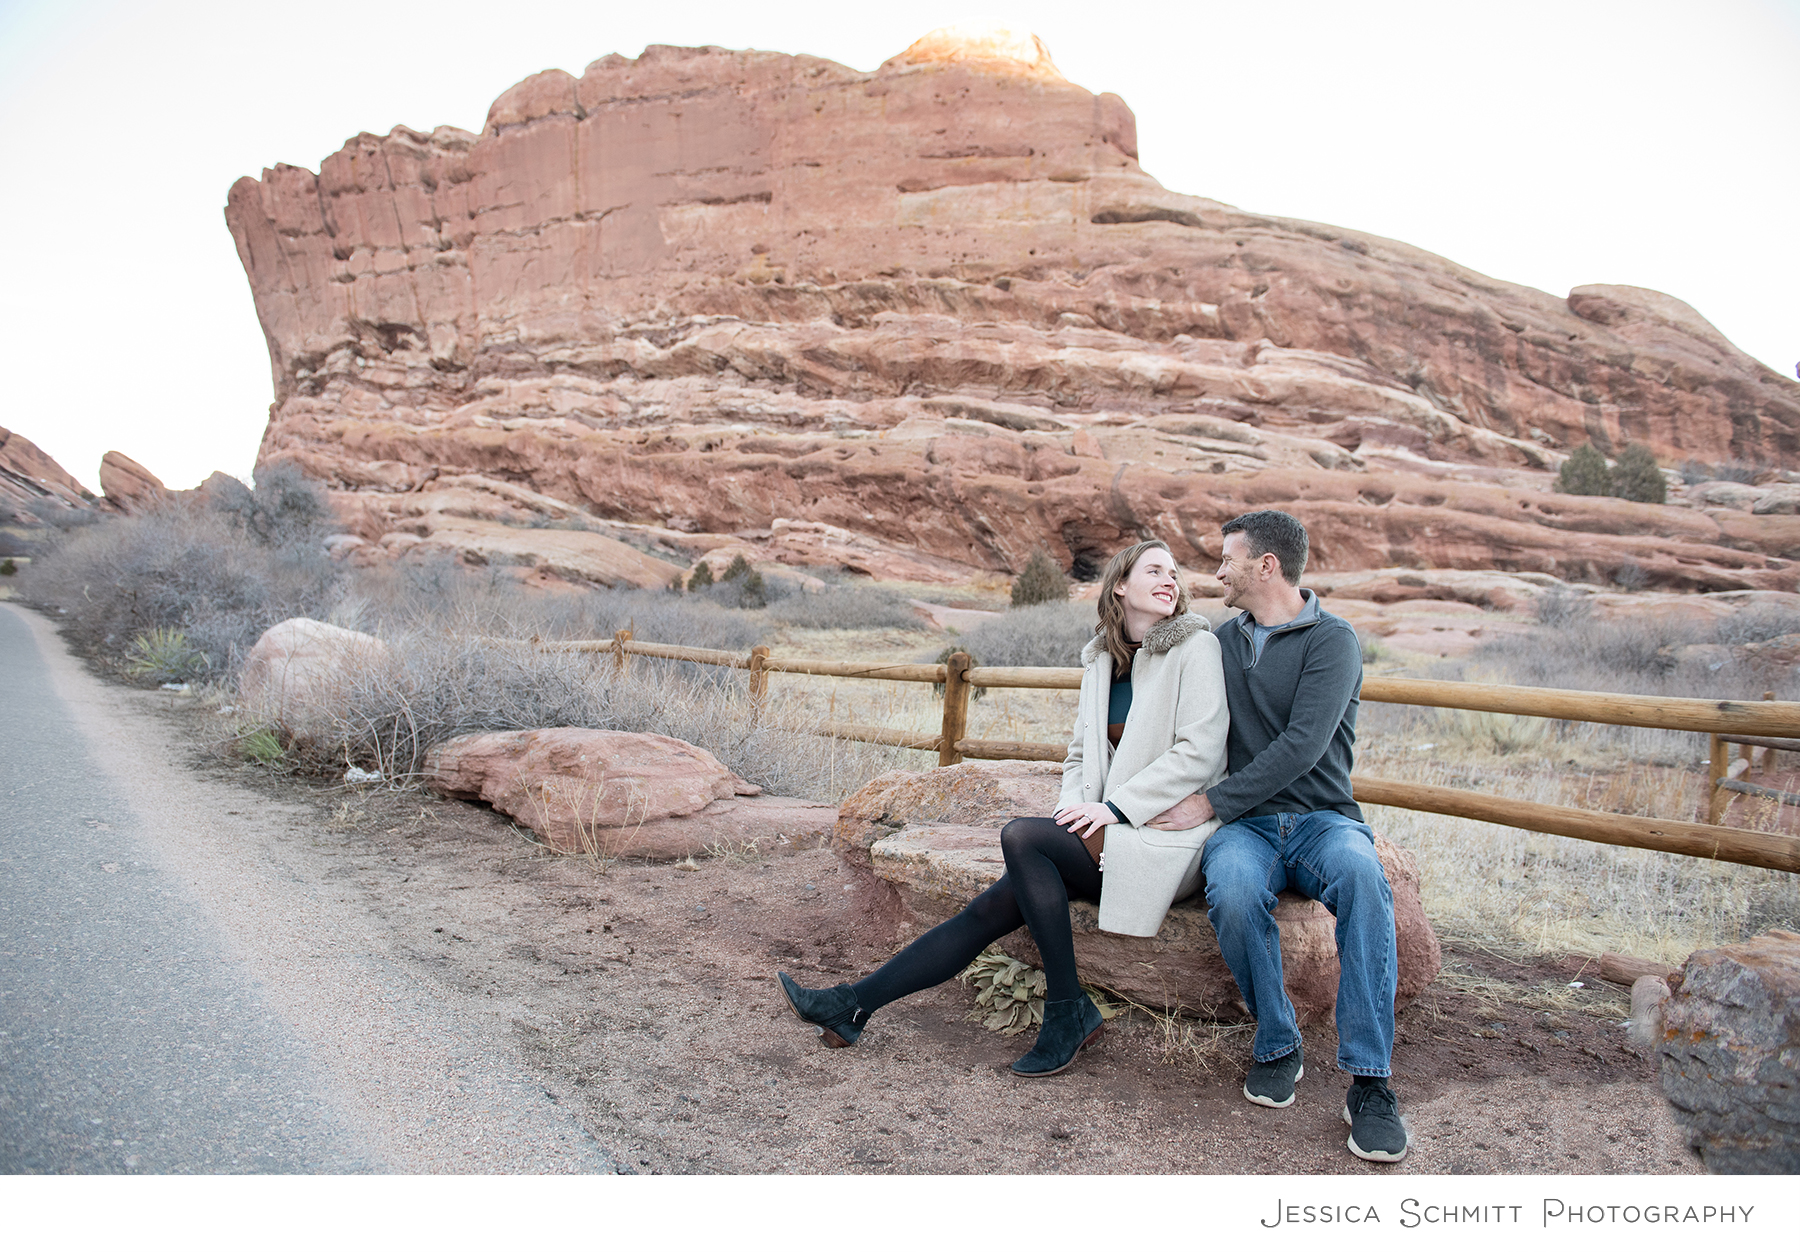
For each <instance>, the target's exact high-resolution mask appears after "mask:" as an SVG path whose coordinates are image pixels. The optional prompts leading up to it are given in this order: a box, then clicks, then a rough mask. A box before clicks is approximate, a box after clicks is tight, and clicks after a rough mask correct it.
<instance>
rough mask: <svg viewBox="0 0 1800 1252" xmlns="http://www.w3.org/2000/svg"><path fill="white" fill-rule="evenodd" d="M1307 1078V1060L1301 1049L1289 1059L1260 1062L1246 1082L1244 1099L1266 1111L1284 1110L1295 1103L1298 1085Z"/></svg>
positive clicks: (1253, 1068) (1296, 1048) (1296, 1047)
mask: <svg viewBox="0 0 1800 1252" xmlns="http://www.w3.org/2000/svg"><path fill="white" fill-rule="evenodd" d="M1304 1077H1306V1058H1305V1057H1304V1056H1302V1055H1301V1052H1300V1045H1299V1044H1295V1045H1294V1050H1293V1051H1292V1052H1289V1053H1288V1054H1287V1055H1286V1056H1278V1057H1276V1058H1275V1059H1274V1060H1272V1061H1257V1062H1254V1063H1253V1064H1252V1065H1251V1066H1250V1075H1249V1077H1247V1078H1245V1079H1244V1099H1246V1100H1248V1101H1250V1103H1252V1104H1260V1105H1262V1106H1263V1107H1264V1108H1269V1109H1284V1108H1286V1107H1287V1106H1288V1105H1290V1104H1292V1103H1293V1102H1294V1084H1295V1083H1297V1082H1299V1081H1300V1080H1301V1079H1302V1078H1304Z"/></svg>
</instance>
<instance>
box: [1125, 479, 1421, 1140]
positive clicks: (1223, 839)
mask: <svg viewBox="0 0 1800 1252" xmlns="http://www.w3.org/2000/svg"><path fill="white" fill-rule="evenodd" d="M1224 534H1225V546H1224V559H1223V560H1222V561H1221V562H1220V564H1219V573H1218V578H1219V581H1220V582H1222V583H1224V584H1225V604H1226V607H1228V608H1239V609H1242V610H1243V612H1242V613H1241V614H1240V615H1239V616H1238V617H1237V618H1236V619H1234V620H1233V621H1231V622H1228V623H1227V624H1226V625H1225V626H1223V627H1221V628H1220V630H1219V643H1220V647H1221V651H1222V654H1223V655H1222V659H1223V661H1224V665H1225V691H1226V699H1227V701H1228V703H1229V705H1230V709H1231V732H1230V736H1229V738H1228V739H1227V741H1226V752H1227V755H1228V758H1229V764H1230V769H1231V773H1230V775H1229V776H1228V777H1227V778H1226V779H1225V780H1224V781H1223V782H1221V783H1220V784H1219V785H1218V786H1216V787H1213V788H1212V789H1210V790H1208V791H1206V792H1203V793H1201V794H1199V795H1194V796H1189V797H1188V798H1187V799H1186V800H1183V801H1182V802H1181V803H1180V804H1178V805H1176V806H1175V807H1174V808H1173V809H1171V810H1169V811H1168V812H1167V813H1165V814H1163V815H1162V816H1161V817H1158V818H1156V819H1155V820H1154V821H1152V822H1151V825H1152V826H1158V827H1161V828H1163V829H1166V830H1186V829H1191V828H1192V827H1194V826H1197V825H1199V824H1200V823H1201V822H1203V821H1206V820H1208V819H1209V818H1212V817H1215V816H1216V817H1218V818H1219V819H1220V820H1221V821H1222V822H1223V823H1224V824H1223V825H1222V826H1220V827H1219V829H1218V830H1217V831H1215V832H1214V833H1213V836H1212V837H1211V838H1210V839H1208V840H1207V841H1206V848H1205V851H1204V852H1203V853H1202V854H1201V861H1200V868H1201V872H1202V874H1203V875H1204V876H1205V878H1206V905H1207V917H1208V918H1209V919H1211V921H1212V924H1213V929H1214V930H1215V931H1217V932H1218V936H1219V949H1220V951H1221V952H1222V953H1223V954H1224V957H1225V963H1226V965H1228V966H1230V968H1231V974H1232V977H1234V978H1235V979H1237V985H1238V989H1239V990H1240V991H1241V992H1242V993H1243V996H1244V1002H1245V1003H1246V1004H1248V1005H1249V1006H1250V1008H1251V1011H1252V1012H1254V1013H1255V1014H1256V1040H1255V1043H1254V1044H1253V1046H1252V1052H1251V1059H1252V1061H1253V1064H1252V1065H1251V1067H1250V1075H1249V1077H1248V1078H1247V1079H1245V1081H1244V1095H1245V1097H1246V1098H1247V1099H1249V1100H1250V1101H1251V1102H1252V1103H1255V1104H1260V1105H1264V1106H1266V1107H1268V1108H1275V1109H1282V1108H1286V1107H1288V1105H1290V1104H1292V1103H1293V1102H1294V1084H1295V1082H1297V1081H1298V1080H1299V1079H1300V1078H1301V1077H1303V1076H1304V1075H1305V1073H1306V1069H1305V1062H1304V1058H1303V1056H1302V1054H1301V1047H1300V1030H1299V1027H1298V1026H1297V1025H1296V1023H1295V1019H1294V1006H1293V1003H1292V1001H1290V1000H1289V999H1288V996H1287V989H1286V987H1285V986H1284V985H1283V984H1282V975H1281V935H1280V932H1279V930H1278V929H1277V928H1276V925H1275V918H1274V915H1273V912H1272V910H1273V909H1274V907H1275V893H1276V892H1278V891H1281V890H1282V889H1283V888H1292V889H1294V890H1296V891H1299V892H1300V893H1301V894H1303V895H1307V896H1310V897H1312V898H1313V899H1315V900H1320V901H1323V902H1324V904H1325V907H1326V908H1328V909H1330V910H1331V913H1332V915H1333V916H1334V917H1335V918H1336V919H1337V948H1338V961H1339V965H1340V973H1339V976H1338V997H1337V1030H1338V1055H1337V1063H1338V1068H1339V1069H1342V1070H1345V1071H1347V1072H1349V1073H1350V1074H1351V1075H1353V1076H1354V1077H1353V1085H1352V1086H1351V1088H1350V1093H1349V1095H1348V1097H1347V1098H1346V1101H1345V1105H1344V1120H1345V1121H1347V1122H1349V1123H1350V1140H1349V1146H1350V1150H1351V1151H1352V1152H1354V1153H1355V1154H1356V1155H1357V1156H1360V1157H1362V1158H1363V1159H1364V1160H1368V1161H1384V1162H1386V1161H1398V1160H1399V1159H1400V1158H1401V1157H1403V1156H1405V1155H1406V1148H1407V1132H1406V1127H1405V1125H1404V1124H1403V1123H1402V1122H1401V1120H1400V1108H1399V1103H1398V1101H1397V1100H1396V1099H1395V1097H1394V1093H1393V1092H1392V1091H1390V1090H1389V1089H1388V1077H1389V1075H1390V1072H1391V1071H1390V1068H1389V1066H1390V1062H1391V1060H1392V1056H1393V1047H1394V987H1395V981H1396V976H1397V965H1398V958H1397V956H1396V952H1395V944H1394V900H1393V893H1392V891H1391V890H1390V889H1389V887H1388V881H1387V875H1386V873H1385V872H1383V870H1382V868H1381V862H1380V860H1379V859H1377V857H1376V855H1375V834H1374V832H1373V831H1372V830H1370V829H1369V827H1368V826H1367V825H1366V824H1365V823H1364V822H1363V815H1362V810H1361V809H1359V808H1358V807H1357V806H1356V801H1355V800H1354V799H1353V798H1352V797H1351V794H1350V768H1351V758H1352V750H1353V746H1354V744H1355V742H1356V707H1357V701H1358V694H1359V692H1360V691H1361V688H1362V648H1361V646H1360V645H1359V644H1358V642H1357V639H1356V632H1355V631H1354V630H1353V629H1351V626H1350V624H1349V623H1348V622H1346V621H1345V620H1344V619H1343V618H1341V617H1334V616H1333V615H1332V614H1330V613H1326V612H1323V611H1322V610H1321V609H1320V608H1319V599H1318V597H1317V596H1316V595H1315V594H1314V593H1312V592H1311V591H1306V590H1303V589H1302V588H1301V587H1300V585H1299V583H1300V577H1301V574H1302V572H1303V571H1304V570H1305V569H1306V552H1307V541H1306V528H1305V527H1304V526H1302V525H1301V524H1300V521H1299V519H1298V518H1295V517H1291V516H1289V515H1288V514H1286V513H1282V512H1278V511H1276V510H1273V509H1266V510H1263V511H1261V512H1256V513H1246V514H1244V515H1243V516H1242V517H1238V518H1234V519H1232V520H1231V521H1229V522H1227V523H1225V526H1224Z"/></svg>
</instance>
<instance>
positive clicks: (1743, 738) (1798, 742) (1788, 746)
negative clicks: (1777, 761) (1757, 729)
mask: <svg viewBox="0 0 1800 1252" xmlns="http://www.w3.org/2000/svg"><path fill="white" fill-rule="evenodd" d="M1719 740H1720V742H1722V743H1741V744H1743V745H1744V746H1745V747H1748V748H1774V749H1775V750H1776V751H1778V752H1800V739H1771V738H1769V737H1768V736H1767V735H1720V736H1719Z"/></svg>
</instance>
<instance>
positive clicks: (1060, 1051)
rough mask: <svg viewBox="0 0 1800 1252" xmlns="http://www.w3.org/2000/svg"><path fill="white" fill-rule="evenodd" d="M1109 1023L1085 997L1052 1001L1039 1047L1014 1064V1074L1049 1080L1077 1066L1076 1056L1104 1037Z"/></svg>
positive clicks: (1039, 1031)
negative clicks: (1072, 1066) (1101, 1033)
mask: <svg viewBox="0 0 1800 1252" xmlns="http://www.w3.org/2000/svg"><path fill="white" fill-rule="evenodd" d="M1105 1029H1106V1021H1105V1019H1104V1018H1102V1017H1101V1016H1100V1010H1099V1009H1097V1008H1095V1007H1094V1002H1093V1001H1092V1000H1090V999H1088V998H1087V997H1086V996H1085V995H1079V996H1076V997H1075V998H1074V999H1073V1000H1052V1001H1050V1002H1049V1003H1048V1004H1046V1005H1044V1024H1043V1025H1042V1026H1039V1027H1038V1037H1037V1043H1036V1044H1035V1045H1034V1046H1033V1047H1032V1049H1031V1051H1029V1052H1027V1053H1026V1054H1025V1055H1024V1056H1022V1057H1020V1058H1019V1059H1018V1060H1016V1061H1014V1062H1013V1067H1012V1071H1013V1073H1015V1074H1018V1075H1020V1076H1021V1077H1024V1078H1048V1077H1049V1076H1050V1075H1051V1074H1060V1073H1062V1072H1063V1071H1064V1070H1065V1069H1067V1068H1069V1066H1071V1065H1073V1064H1074V1063H1075V1054H1076V1053H1078V1052H1080V1051H1081V1050H1082V1049H1083V1048H1085V1047H1087V1045H1088V1044H1090V1043H1092V1042H1093V1041H1094V1040H1096V1039H1098V1038H1099V1037H1100V1032H1101V1031H1103V1030H1105Z"/></svg>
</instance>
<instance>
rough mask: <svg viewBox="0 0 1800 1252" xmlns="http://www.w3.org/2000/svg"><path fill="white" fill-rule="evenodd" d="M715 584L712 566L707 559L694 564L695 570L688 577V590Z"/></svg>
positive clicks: (696, 589) (697, 589)
mask: <svg viewBox="0 0 1800 1252" xmlns="http://www.w3.org/2000/svg"><path fill="white" fill-rule="evenodd" d="M712 585H713V572H712V566H710V565H708V564H707V563H706V562H705V561H702V562H700V563H699V564H698V565H696V566H694V572H693V574H691V575H690V576H689V577H688V590H689V591H699V590H701V589H702V588H706V587H710V586H712Z"/></svg>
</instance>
